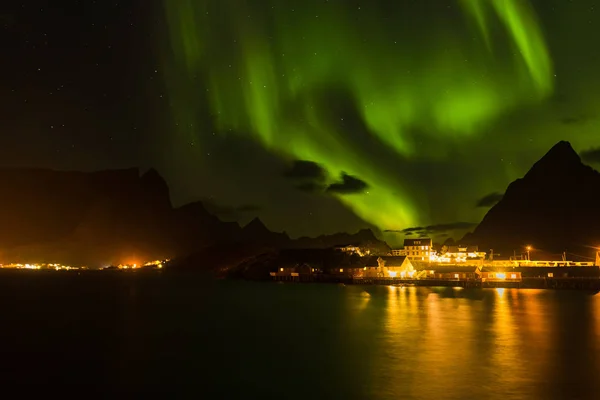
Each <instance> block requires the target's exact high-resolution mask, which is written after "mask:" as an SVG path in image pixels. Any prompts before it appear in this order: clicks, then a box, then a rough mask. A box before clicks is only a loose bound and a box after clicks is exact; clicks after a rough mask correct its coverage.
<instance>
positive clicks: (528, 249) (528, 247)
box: [527, 246, 531, 261]
mask: <svg viewBox="0 0 600 400" xmlns="http://www.w3.org/2000/svg"><path fill="white" fill-rule="evenodd" d="M530 251H531V246H527V261H531V257H530V256H529V252H530Z"/></svg>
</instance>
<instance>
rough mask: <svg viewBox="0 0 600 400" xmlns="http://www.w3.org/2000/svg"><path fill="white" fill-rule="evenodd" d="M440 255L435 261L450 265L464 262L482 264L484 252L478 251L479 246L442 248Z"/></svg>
mask: <svg viewBox="0 0 600 400" xmlns="http://www.w3.org/2000/svg"><path fill="white" fill-rule="evenodd" d="M441 253H442V254H440V256H439V257H438V258H437V259H436V260H435V261H437V262H446V263H450V264H454V263H466V262H476V263H482V262H483V260H484V259H485V252H482V251H479V246H460V245H459V246H448V247H446V246H444V248H442V252H441ZM432 261H434V260H432Z"/></svg>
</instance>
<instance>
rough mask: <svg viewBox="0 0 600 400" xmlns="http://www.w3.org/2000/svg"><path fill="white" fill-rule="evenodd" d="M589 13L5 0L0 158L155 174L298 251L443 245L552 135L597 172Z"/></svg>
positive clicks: (561, 1) (373, 1) (385, 0)
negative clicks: (318, 242) (437, 240)
mask: <svg viewBox="0 0 600 400" xmlns="http://www.w3.org/2000/svg"><path fill="white" fill-rule="evenodd" d="M598 7H600V5H599V6H598ZM599 13H600V8H597V7H596V2H595V1H592V0H535V1H526V0H405V1H396V2H394V1H389V0H382V1H378V0H369V1H356V0H328V1H327V0H285V1H284V0H257V1H242V0H164V1H163V2H161V1H159V0H130V1H117V0H112V1H108V0H107V1H91V0H80V1H76V0H70V1H68V0H52V1H50V0H47V1H41V0H29V1H13V0H4V1H3V4H2V6H1V8H0V27H1V29H2V34H1V35H0V45H1V47H0V48H2V50H3V52H2V62H1V63H0V65H1V68H2V70H1V71H0V102H1V110H2V119H1V120H0V124H1V125H0V131H1V132H2V134H1V135H0V163H1V165H3V166H41V167H50V168H56V169H71V170H72V169H76V170H97V169H106V168H122V167H131V166H139V167H141V168H148V167H150V166H153V167H155V168H157V169H158V170H159V171H160V173H161V174H162V175H163V176H164V177H165V178H166V180H167V181H168V183H169V185H170V187H171V191H172V193H171V194H172V199H173V202H174V204H175V205H180V204H182V203H184V202H188V201H192V200H198V199H203V200H205V201H206V204H207V207H208V208H209V209H210V210H212V211H213V212H215V213H217V214H218V215H219V216H220V217H222V218H223V219H229V220H232V219H236V220H239V221H241V222H246V221H248V220H249V219H250V218H252V217H254V216H256V215H258V216H260V218H261V219H262V220H263V221H264V222H265V223H266V225H267V226H268V227H269V228H271V229H273V230H277V231H281V230H286V231H287V232H288V233H289V234H290V235H291V236H292V237H296V236H300V235H317V234H320V233H333V232H336V231H350V232H352V231H356V230H357V229H359V228H362V227H367V226H370V227H375V228H378V229H379V230H381V231H385V230H391V231H402V230H405V229H410V228H414V227H422V226H428V225H433V226H432V227H430V229H428V231H429V233H431V234H432V235H434V236H435V235H444V234H455V235H457V234H459V233H460V232H453V231H452V230H451V229H450V228H453V227H460V228H461V229H462V231H464V230H466V229H468V228H470V227H471V226H470V224H471V223H476V222H479V221H480V220H481V218H482V217H483V215H484V214H485V212H486V211H487V209H488V208H489V205H490V204H493V202H494V201H496V200H497V199H498V197H499V194H501V193H502V192H503V191H504V190H505V188H506V186H507V185H508V183H509V182H511V181H512V180H514V179H515V178H518V177H520V176H522V175H523V174H524V173H525V172H526V171H527V170H528V168H529V167H530V166H531V165H532V163H533V162H535V161H536V160H537V159H539V158H540V157H541V156H542V155H543V154H544V153H545V152H546V151H547V150H548V149H549V148H550V147H551V146H552V145H553V144H555V143H556V142H557V141H559V140H569V141H570V142H571V143H572V144H573V146H574V148H575V149H576V150H577V151H579V152H581V154H582V155H584V156H586V157H585V158H586V160H588V161H589V162H590V163H593V162H594V158H596V159H599V160H600V157H598V156H599V155H600V152H598V151H597V152H594V151H593V150H594V149H595V148H597V147H599V146H600V119H599V116H600V115H599V111H600V73H599V72H598V71H600V43H599V42H600V14H599ZM596 166H597V167H598V166H600V164H599V165H596ZM426 231H427V230H426ZM384 237H385V238H386V239H387V240H389V241H390V242H394V238H397V239H399V238H402V237H403V233H402V232H400V233H386V234H384ZM440 237H443V236H440Z"/></svg>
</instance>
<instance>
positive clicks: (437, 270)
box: [418, 265, 481, 280]
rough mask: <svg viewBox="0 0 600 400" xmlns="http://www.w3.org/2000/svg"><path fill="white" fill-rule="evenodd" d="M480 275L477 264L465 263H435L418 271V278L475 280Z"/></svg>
mask: <svg viewBox="0 0 600 400" xmlns="http://www.w3.org/2000/svg"><path fill="white" fill-rule="evenodd" d="M480 276H481V270H480V268H479V267H478V266H465V265H435V266H431V267H428V268H424V269H421V270H420V271H419V273H418V277H419V278H420V279H427V278H428V279H443V280H476V279H479V278H480Z"/></svg>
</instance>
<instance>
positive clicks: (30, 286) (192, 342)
mask: <svg viewBox="0 0 600 400" xmlns="http://www.w3.org/2000/svg"><path fill="white" fill-rule="evenodd" d="M1 272H2V273H0V293H1V297H0V298H1V299H2V300H1V303H0V305H1V314H0V315H1V316H2V326H1V329H0V351H1V355H2V363H1V364H0V365H1V366H0V368H1V369H2V371H1V374H0V381H2V383H3V387H5V388H6V387H7V386H6V385H10V384H17V385H20V384H24V383H26V384H28V386H27V387H28V388H29V389H31V388H34V387H36V385H43V384H48V383H50V384H52V385H64V387H65V388H68V390H81V391H82V392H81V393H85V394H86V396H87V397H96V396H97V397H106V396H112V397H115V396H116V397H119V398H120V397H122V396H126V395H140V394H141V395H154V396H157V395H161V396H167V398H181V397H188V396H197V397H199V398H207V399H225V398H227V399H249V398H261V399H265V398H274V399H307V398H310V399H334V398H340V399H554V398H556V399H575V398H580V399H588V398H589V399H595V398H597V396H598V393H600V383H599V382H598V381H599V380H598V379H597V377H598V376H600V297H599V296H596V295H594V294H593V293H588V292H576V291H544V290H517V289H495V290H494V289H490V290H459V289H453V288H414V287H406V288H398V287H386V286H338V285H327V284H314V285H313V284H274V283H256V282H238V281H217V280H212V279H208V278H206V277H203V276H198V275H179V274H169V273H162V272H159V271H152V272H143V273H137V272H136V273H118V272H114V273H113V272H99V273H98V272H97V273H93V272H87V273H83V272H82V273H71V272H65V273H47V272H43V271H14V272H6V271H1ZM21 387H26V386H21ZM39 387H41V386H39ZM65 390H67V389H65Z"/></svg>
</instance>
